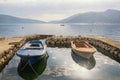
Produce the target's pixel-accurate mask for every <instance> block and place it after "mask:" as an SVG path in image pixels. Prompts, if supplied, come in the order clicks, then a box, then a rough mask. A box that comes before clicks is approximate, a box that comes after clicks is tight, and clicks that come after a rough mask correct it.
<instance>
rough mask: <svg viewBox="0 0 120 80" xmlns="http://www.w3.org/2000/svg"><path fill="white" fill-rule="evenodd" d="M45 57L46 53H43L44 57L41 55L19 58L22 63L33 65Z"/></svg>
mask: <svg viewBox="0 0 120 80" xmlns="http://www.w3.org/2000/svg"><path fill="white" fill-rule="evenodd" d="M46 55H47V53H45V54H44V55H41V56H20V57H21V61H22V62H25V63H30V64H35V63H37V62H39V61H40V60H41V59H43V58H44V57H45V56H46Z"/></svg>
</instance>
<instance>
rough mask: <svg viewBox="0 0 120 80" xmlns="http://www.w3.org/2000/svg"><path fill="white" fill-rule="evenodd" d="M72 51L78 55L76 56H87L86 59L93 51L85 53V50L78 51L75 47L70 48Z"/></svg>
mask: <svg viewBox="0 0 120 80" xmlns="http://www.w3.org/2000/svg"><path fill="white" fill-rule="evenodd" d="M72 51H73V52H74V53H75V54H76V55H78V56H81V57H84V58H87V59H90V57H91V56H93V54H94V53H86V52H80V51H77V50H75V49H72Z"/></svg>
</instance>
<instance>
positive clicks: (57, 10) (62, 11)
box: [0, 0, 120, 21]
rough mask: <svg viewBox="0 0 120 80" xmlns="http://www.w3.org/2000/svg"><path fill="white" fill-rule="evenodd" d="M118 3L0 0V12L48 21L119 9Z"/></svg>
mask: <svg viewBox="0 0 120 80" xmlns="http://www.w3.org/2000/svg"><path fill="white" fill-rule="evenodd" d="M119 4H120V0H0V14H9V15H13V16H14V15H15V16H20V17H27V18H29V17H30V18H33V19H43V20H46V21H49V20H53V19H58V20H59V19H62V18H65V17H68V16H71V15H73V14H77V13H81V12H87V11H104V10H106V9H120V5H119ZM37 16H38V17H37Z"/></svg>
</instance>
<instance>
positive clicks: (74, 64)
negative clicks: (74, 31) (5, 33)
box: [0, 34, 120, 80]
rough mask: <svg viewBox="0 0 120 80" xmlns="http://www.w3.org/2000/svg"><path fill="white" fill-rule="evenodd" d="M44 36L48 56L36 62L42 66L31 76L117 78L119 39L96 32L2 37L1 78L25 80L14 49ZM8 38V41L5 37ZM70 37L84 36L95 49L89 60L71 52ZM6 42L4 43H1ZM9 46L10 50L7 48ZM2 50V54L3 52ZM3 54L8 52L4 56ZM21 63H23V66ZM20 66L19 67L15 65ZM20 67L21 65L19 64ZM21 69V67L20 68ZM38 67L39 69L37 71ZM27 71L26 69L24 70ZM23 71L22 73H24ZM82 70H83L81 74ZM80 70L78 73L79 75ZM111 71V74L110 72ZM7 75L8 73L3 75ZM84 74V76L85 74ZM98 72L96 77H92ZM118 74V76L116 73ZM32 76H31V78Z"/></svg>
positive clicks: (67, 78)
mask: <svg viewBox="0 0 120 80" xmlns="http://www.w3.org/2000/svg"><path fill="white" fill-rule="evenodd" d="M40 39H45V40H46V44H47V46H48V49H47V53H48V58H45V59H46V61H45V64H43V66H40V64H42V63H44V62H40V64H37V67H42V68H41V69H39V68H38V70H36V71H34V69H32V70H33V71H32V73H31V74H29V75H32V76H33V78H34V79H37V80H40V79H46V80H56V79H57V80H61V79H65V80H75V79H76V80H79V79H96V80H97V79H101V80H103V79H106V78H107V79H109V80H113V79H116V80H117V79H119V78H120V77H119V75H120V73H119V72H120V64H119V62H120V52H119V51H120V46H119V45H120V42H119V41H114V40H111V39H108V38H105V37H99V36H55V35H41V34H35V35H27V36H23V37H14V38H8V39H6V38H1V40H0V41H1V43H2V45H4V46H6V47H8V48H6V49H4V48H3V49H2V46H1V49H0V50H1V56H2V57H1V67H0V68H1V73H0V79H1V80H3V79H4V80H7V79H12V80H17V79H19V80H24V79H25V78H27V75H26V76H24V77H23V76H21V74H20V73H19V71H18V70H20V64H21V60H20V58H19V57H18V56H16V55H15V54H16V52H17V50H19V48H20V47H21V46H23V45H24V44H25V43H26V42H27V41H31V40H40ZM6 40H7V41H6ZM71 40H86V41H88V42H89V43H90V44H91V45H93V46H94V47H96V49H97V50H98V51H97V52H95V54H94V55H93V57H92V58H91V59H90V60H86V59H83V58H81V57H79V56H76V55H74V54H73V53H72V51H71V47H70V41H71ZM3 42H5V43H3ZM9 50H10V51H9ZM3 54H4V55H3ZM6 54H7V55H8V54H9V55H10V56H6ZM23 67H24V66H23ZM18 68H19V69H18ZM21 69H22V68H21ZM20 71H21V70H20ZM37 71H41V73H38V72H37ZM25 73H26V72H25ZM25 73H24V72H23V73H22V74H25ZM81 73H82V74H81ZM79 74H81V75H79ZM111 75H112V76H111ZM5 76H7V77H5ZM85 76H86V77H85ZM93 76H97V77H93ZM116 76H117V77H116ZM31 80H32V78H31Z"/></svg>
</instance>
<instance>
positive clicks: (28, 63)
mask: <svg viewBox="0 0 120 80" xmlns="http://www.w3.org/2000/svg"><path fill="white" fill-rule="evenodd" d="M28 64H29V66H30V67H31V69H32V70H33V72H34V73H35V74H36V75H38V73H37V72H36V71H35V69H34V68H33V66H32V65H31V63H30V60H29V61H28Z"/></svg>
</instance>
